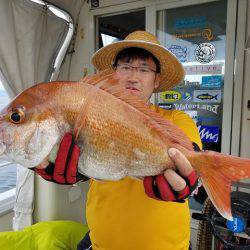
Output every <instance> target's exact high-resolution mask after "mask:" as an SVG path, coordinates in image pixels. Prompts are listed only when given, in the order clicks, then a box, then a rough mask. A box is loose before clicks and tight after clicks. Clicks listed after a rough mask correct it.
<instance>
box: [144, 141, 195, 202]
mask: <svg viewBox="0 0 250 250" xmlns="http://www.w3.org/2000/svg"><path fill="white" fill-rule="evenodd" d="M193 148H194V151H200V149H199V146H198V145H197V144H196V143H193ZM171 151H172V154H171V155H169V156H170V157H171V160H172V161H173V162H174V164H175V165H176V168H177V170H176V171H175V172H173V171H172V174H171V177H170V178H171V179H169V173H168V180H167V179H166V178H165V176H166V173H165V176H164V174H160V175H157V176H147V177H145V178H144V180H143V184H144V189H145V193H146V194H147V195H148V196H149V197H151V198H154V199H158V200H163V201H177V202H184V199H185V198H187V197H188V196H189V195H190V194H192V192H193V191H194V190H195V189H196V188H197V186H198V177H197V175H196V173H195V171H194V170H193V168H192V166H191V164H190V162H189V161H188V159H187V158H186V157H185V156H184V155H183V154H182V153H181V152H180V151H178V150H174V151H173V150H171ZM173 152H175V153H174V154H173ZM181 173H182V174H181ZM170 180H171V181H172V186H173V185H174V184H175V186H176V187H175V188H176V190H179V189H177V188H178V186H179V187H181V188H182V187H183V186H184V185H185V182H186V185H185V187H184V188H183V189H182V190H181V191H178V192H177V191H175V190H174V189H173V188H172V186H171V185H170V184H169V183H168V181H170ZM180 180H181V184H180ZM173 181H174V182H173ZM176 181H178V182H176Z"/></svg>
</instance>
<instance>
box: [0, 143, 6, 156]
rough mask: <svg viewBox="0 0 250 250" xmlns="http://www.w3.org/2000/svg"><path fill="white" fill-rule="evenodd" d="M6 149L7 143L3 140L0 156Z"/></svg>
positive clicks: (0, 144) (0, 146) (0, 145)
mask: <svg viewBox="0 0 250 250" xmlns="http://www.w3.org/2000/svg"><path fill="white" fill-rule="evenodd" d="M5 149H6V146H5V144H4V143H3V142H0V156H1V155H3V153H4V151H5Z"/></svg>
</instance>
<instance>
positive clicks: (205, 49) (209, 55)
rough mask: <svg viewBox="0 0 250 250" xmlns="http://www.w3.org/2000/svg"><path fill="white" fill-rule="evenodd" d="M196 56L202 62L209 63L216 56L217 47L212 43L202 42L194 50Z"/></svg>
mask: <svg viewBox="0 0 250 250" xmlns="http://www.w3.org/2000/svg"><path fill="white" fill-rule="evenodd" d="M194 55H195V58H196V60H197V61H198V62H200V63H209V62H211V61H212V60H213V59H214V58H215V47H214V45H213V44H211V43H201V44H200V45H198V46H197V48H196V49H195V52H194Z"/></svg>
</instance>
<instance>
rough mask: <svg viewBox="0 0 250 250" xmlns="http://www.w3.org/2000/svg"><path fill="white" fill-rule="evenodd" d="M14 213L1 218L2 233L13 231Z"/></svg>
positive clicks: (0, 228)
mask: <svg viewBox="0 0 250 250" xmlns="http://www.w3.org/2000/svg"><path fill="white" fill-rule="evenodd" d="M13 216H14V213H13V211H11V212H7V213H6V214H3V215H1V216H0V232H6V231H12V218H13Z"/></svg>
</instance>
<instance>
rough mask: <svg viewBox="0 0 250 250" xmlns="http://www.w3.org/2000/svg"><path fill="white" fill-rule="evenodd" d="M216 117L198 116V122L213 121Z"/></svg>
mask: <svg viewBox="0 0 250 250" xmlns="http://www.w3.org/2000/svg"><path fill="white" fill-rule="evenodd" d="M216 119H217V118H216V117H214V116H198V118H197V120H198V122H213V121H215V120H216Z"/></svg>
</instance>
